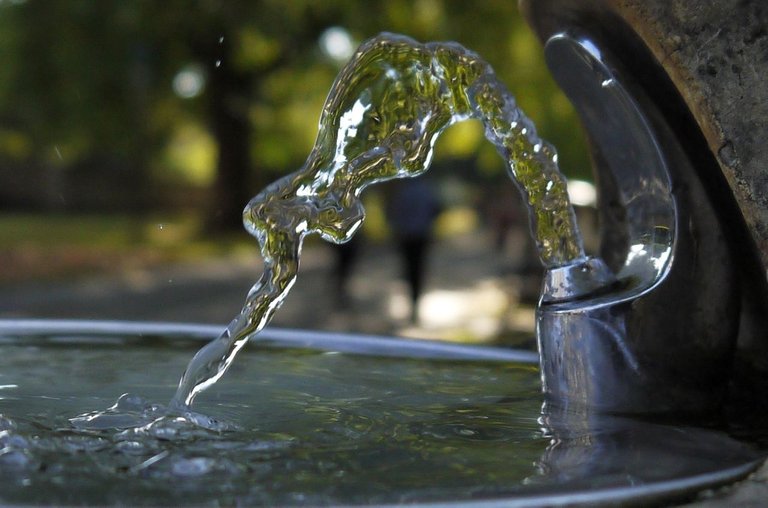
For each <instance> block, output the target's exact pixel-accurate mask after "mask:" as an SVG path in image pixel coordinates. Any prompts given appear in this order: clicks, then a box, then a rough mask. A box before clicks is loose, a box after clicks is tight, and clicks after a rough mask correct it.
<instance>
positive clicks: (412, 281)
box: [387, 177, 441, 323]
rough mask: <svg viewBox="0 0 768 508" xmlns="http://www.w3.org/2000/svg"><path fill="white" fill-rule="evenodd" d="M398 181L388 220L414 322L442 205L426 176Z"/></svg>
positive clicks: (390, 204)
mask: <svg viewBox="0 0 768 508" xmlns="http://www.w3.org/2000/svg"><path fill="white" fill-rule="evenodd" d="M394 185H395V188H394V192H393V193H392V195H391V196H390V200H389V203H388V206H387V220H388V221H389V225H390V227H391V228H392V231H393V234H394V236H395V240H396V242H397V247H398V250H399V252H400V257H401V260H402V264H403V275H404V276H405V279H406V281H407V282H408V286H409V290H410V299H411V322H413V323H416V322H417V321H418V317H419V316H418V301H419V297H420V296H421V292H422V287H423V282H424V272H425V262H426V258H427V254H428V250H429V245H430V243H431V240H432V227H433V225H434V222H435V219H436V218H437V216H438V215H439V214H440V211H441V205H440V201H439V199H438V198H437V195H436V193H435V192H434V190H433V189H432V186H431V184H430V183H429V182H428V181H427V180H425V179H424V178H423V177H422V178H408V179H405V180H399V181H397V182H395V183H394Z"/></svg>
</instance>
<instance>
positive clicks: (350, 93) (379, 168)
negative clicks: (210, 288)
mask: <svg viewBox="0 0 768 508" xmlns="http://www.w3.org/2000/svg"><path fill="white" fill-rule="evenodd" d="M470 118H474V119H478V120H480V121H481V122H482V123H483V125H484V128H485V136H486V137H487V138H488V139H489V140H490V141H491V142H492V143H493V144H494V145H495V146H496V148H497V150H498V151H499V153H500V154H501V155H502V157H503V158H504V160H505V161H506V162H507V167H508V169H509V173H510V175H511V176H512V178H513V179H514V181H515V182H517V184H518V186H519V188H520V190H521V191H522V192H523V194H524V196H525V198H526V202H527V204H528V206H529V209H530V216H531V228H532V231H533V232H534V236H535V239H536V244H537V246H538V249H539V253H540V257H541V260H542V262H543V263H544V265H545V266H547V267H557V266H562V265H565V264H570V263H573V262H575V261H579V260H582V259H584V250H583V248H582V245H581V240H580V237H579V232H578V228H577V225H576V221H575V218H574V215H573V210H572V208H571V206H570V203H569V201H568V195H567V190H566V185H565V181H564V179H563V177H562V175H561V174H560V172H559V170H558V167H557V155H556V153H555V150H554V149H553V148H552V147H551V146H550V145H548V144H546V143H545V142H544V141H542V140H541V139H539V138H538V137H537V135H536V131H535V128H534V126H533V124H532V123H531V121H530V120H529V119H528V118H526V117H525V115H524V114H523V113H522V112H521V111H520V109H519V108H518V107H517V105H516V104H515V100H514V98H513V97H512V95H511V94H510V93H509V91H508V90H507V89H506V87H505V86H504V85H503V84H502V83H501V82H500V81H499V80H498V79H497V78H496V76H495V74H494V72H493V69H492V68H491V67H490V65H488V64H487V63H486V62H485V61H484V60H482V59H481V58H480V57H479V56H478V55H476V54H474V53H472V52H470V51H468V50H467V49H465V48H463V47H462V46H460V45H458V44H456V43H430V44H420V43H418V42H416V41H414V40H413V39H410V38H408V37H404V36H401V35H392V34H384V35H380V36H378V37H375V38H373V39H371V40H369V41H367V42H366V43H364V44H363V45H362V46H361V47H360V49H359V50H358V51H357V53H356V54H355V55H354V57H353V58H352V60H351V61H350V62H349V63H348V64H347V65H346V67H344V69H343V70H342V71H341V73H340V74H339V76H338V77H337V78H336V81H335V83H334V84H333V87H332V88H331V91H330V93H329V95H328V98H327V100H326V102H325V105H324V107H323V112H322V115H321V117H320V127H319V133H318V136H317V140H316V142H315V146H314V148H313V149H312V151H311V153H310V155H309V157H308V159H307V161H306V163H305V164H304V166H303V167H302V168H301V169H300V170H298V171H296V172H295V173H292V174H289V175H287V176H285V177H283V178H281V179H280V180H278V181H276V182H274V183H273V184H271V185H270V186H268V187H267V188H266V189H265V190H264V191H262V192H261V193H260V194H259V195H257V196H256V197H255V198H253V199H252V200H251V202H250V203H249V204H248V206H247V207H246V209H245V212H244V222H245V226H246V228H247V229H248V231H249V232H250V233H251V234H252V235H253V236H255V237H256V238H257V239H258V241H259V244H260V246H261V253H262V256H263V257H264V265H265V268H264V272H263V274H262V276H261V279H260V280H259V281H258V282H257V283H256V284H255V285H254V286H253V288H252V289H251V291H250V292H249V294H248V297H247V299H246V303H245V305H244V307H243V309H242V311H241V313H240V315H239V316H237V317H236V318H235V319H234V320H233V321H232V322H231V323H230V325H229V326H228V328H227V330H226V331H225V332H224V333H223V334H222V335H221V336H220V337H219V338H217V339H216V340H214V341H212V342H211V343H210V344H208V345H207V346H205V347H204V348H203V349H201V350H200V352H199V353H198V354H197V355H195V357H194V358H193V359H192V361H191V362H190V364H189V366H188V367H187V369H186V371H185V373H184V375H183V377H182V379H181V382H180V384H179V388H178V391H177V392H176V395H175V396H174V399H173V401H172V402H171V406H172V407H174V408H181V409H186V408H187V407H188V406H189V405H191V404H192V401H193V400H194V398H195V396H196V395H197V394H198V393H200V392H201V391H202V390H204V389H206V388H207V387H208V386H210V385H211V384H213V383H215V382H216V381H217V380H218V379H219V378H220V377H221V376H222V375H223V374H224V372H225V371H226V370H227V368H228V366H229V365H230V364H231V362H232V361H233V359H234V357H235V355H236V354H237V352H238V351H239V350H240V349H241V348H242V347H243V346H244V345H245V343H246V342H247V341H248V339H249V338H250V337H252V336H253V335H254V334H256V333H258V332H259V331H260V330H261V329H262V328H263V327H264V326H265V325H266V324H267V323H268V322H269V320H270V318H271V317H272V315H273V314H274V312H275V311H276V310H277V309H278V308H279V307H280V304H281V303H282V301H283V299H284V298H285V297H286V295H287V293H288V291H289V290H290V288H291V286H293V284H294V282H295V281H296V276H297V274H298V270H299V259H300V254H301V246H302V241H303V239H304V237H305V236H306V235H308V234H311V233H316V234H319V235H320V236H321V237H323V238H324V239H326V240H328V241H331V242H335V243H342V242H346V241H348V240H349V239H350V238H351V237H352V235H354V233H355V231H356V230H357V229H358V227H359V226H360V225H361V224H362V221H363V219H364V217H365V211H364V210H363V205H362V202H361V200H360V194H361V192H362V191H363V190H364V189H365V188H366V187H367V186H369V185H371V184H375V183H377V182H383V181H386V180H391V179H394V178H407V177H415V176H418V175H420V174H421V173H423V172H425V171H426V170H427V169H428V168H429V165H430V162H431V159H432V150H433V146H434V144H435V141H436V140H437V137H438V136H439V135H440V133H441V132H443V130H445V128H446V127H448V126H450V125H451V124H453V123H456V122H459V121H462V120H466V119H470Z"/></svg>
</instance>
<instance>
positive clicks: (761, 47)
mask: <svg viewBox="0 0 768 508" xmlns="http://www.w3.org/2000/svg"><path fill="white" fill-rule="evenodd" d="M607 3H608V4H610V5H611V6H612V7H613V8H614V9H615V10H616V12H618V13H619V15H620V16H621V17H622V18H624V19H625V20H626V21H627V22H628V23H629V25H630V26H632V27H633V29H634V30H635V31H636V32H637V34H638V35H639V36H640V37H641V38H642V39H643V41H644V42H645V44H646V45H647V46H648V47H649V48H650V49H651V51H652V52H653V53H654V55H655V57H656V58H657V60H659V61H660V62H661V63H662V65H663V66H664V68H665V69H666V71H667V73H668V74H669V75H670V77H671V78H672V80H673V82H674V84H675V86H676V87H677V89H678V90H679V91H680V93H681V95H682V97H683V99H684V100H685V102H686V103H687V105H688V107H689V108H690V109H691V111H692V112H693V114H694V117H695V119H696V121H697V123H698V124H699V125H700V126H701V129H702V131H703V133H704V135H705V137H706V139H707V142H708V144H709V146H710V149H711V151H712V153H713V154H714V155H715V156H716V158H717V161H718V163H719V164H720V167H721V169H722V171H723V174H724V175H725V177H726V179H727V181H728V183H729V185H730V187H731V188H732V190H733V193H734V195H735V196H736V199H737V201H738V203H739V207H740V208H741V211H742V213H743V215H744V217H745V219H746V221H747V224H748V226H749V228H750V230H751V231H752V234H753V237H754V239H755V242H756V244H757V246H758V248H759V250H760V255H761V259H762V261H763V265H764V267H767V268H768V84H766V79H768V3H766V2H763V1H762V0H751V1H749V0H716V1H715V0H707V1H701V2H691V1H689V0H607Z"/></svg>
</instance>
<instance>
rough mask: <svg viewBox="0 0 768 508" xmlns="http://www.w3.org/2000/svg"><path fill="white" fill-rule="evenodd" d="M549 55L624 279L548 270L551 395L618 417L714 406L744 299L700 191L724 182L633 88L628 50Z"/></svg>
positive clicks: (577, 47)
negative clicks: (591, 167) (589, 153)
mask: <svg viewBox="0 0 768 508" xmlns="http://www.w3.org/2000/svg"><path fill="white" fill-rule="evenodd" d="M545 56H546V59H547V63H548V65H549V67H550V70H551V72H552V74H553V75H554V77H555V79H556V81H557V82H558V84H559V85H560V87H561V88H562V89H563V90H564V91H565V93H566V95H567V96H568V97H569V99H570V100H571V102H572V103H573V104H574V106H575V108H576V110H577V112H578V113H579V116H580V117H581V120H582V122H583V124H584V126H585V129H586V131H587V132H588V135H589V138H590V141H591V144H592V146H591V148H592V150H593V155H594V161H595V173H596V175H595V176H596V181H597V184H598V188H599V203H598V206H599V208H600V213H601V219H602V228H603V239H602V246H601V257H602V258H603V259H604V260H605V264H606V265H607V266H608V267H610V270H612V271H613V273H615V274H616V275H615V282H613V283H612V284H610V285H609V284H606V281H607V280H608V278H609V276H607V275H606V273H610V270H608V269H607V268H605V267H603V266H602V265H601V264H600V263H595V264H596V266H601V268H599V269H596V270H591V271H590V270H587V271H585V272H583V274H582V275H583V277H581V278H580V279H578V278H577V279H567V280H566V281H565V282H561V283H555V284H552V283H550V281H551V280H555V279H557V280H560V279H562V278H560V277H559V274H551V273H550V274H548V276H547V277H548V278H547V279H546V280H547V282H546V283H545V285H544V290H543V294H542V298H541V301H540V304H539V307H538V310H537V336H538V346H539V351H540V357H541V372H542V381H543V387H544V392H545V395H546V398H547V400H548V402H550V403H551V404H557V405H560V406H563V407H566V408H569V409H577V410H584V409H586V410H597V411H601V412H610V413H659V412H663V413H670V412H685V413H698V412H704V411H712V410H713V409H716V408H719V407H721V406H722V404H723V401H724V398H725V394H726V391H727V387H728V380H729V376H730V371H729V366H730V361H731V358H732V355H733V352H734V348H735V345H736V340H737V335H738V323H739V312H740V300H741V294H740V288H739V277H738V275H737V271H736V269H735V266H736V263H737V260H736V259H734V254H733V252H732V250H731V249H730V248H729V246H728V242H727V234H726V231H725V229H726V228H727V227H728V226H727V225H726V224H725V221H724V220H723V219H722V217H721V214H720V213H719V209H718V205H717V204H716V203H715V202H714V201H713V199H711V197H710V193H708V190H707V189H708V187H707V185H705V183H703V181H704V180H707V179H711V178H715V177H716V175H714V176H713V175H709V174H706V171H705V170H706V168H702V167H700V166H699V165H697V164H696V163H695V162H694V160H693V159H692V158H691V156H690V150H689V147H687V146H686V140H685V139H681V138H680V136H679V134H678V133H677V132H676V131H675V130H674V129H673V128H672V127H671V126H670V125H669V123H668V121H667V120H666V117H665V114H664V111H662V108H663V107H664V105H657V104H655V103H654V102H653V101H652V100H651V99H650V98H649V97H648V96H647V95H646V94H645V93H644V92H643V88H642V87H639V86H637V84H636V83H635V81H634V80H633V75H632V72H631V71H630V70H629V69H628V68H627V67H625V66H623V65H622V62H623V61H626V58H627V57H628V56H629V55H622V57H623V59H624V60H619V59H618V58H616V56H615V55H612V54H611V53H610V52H609V51H608V50H607V49H606V48H605V47H604V44H603V41H601V40H600V39H598V38H592V37H590V36H588V35H585V34H583V33H578V32H571V31H563V32H559V33H556V34H554V35H552V36H551V37H550V38H549V40H548V41H547V42H546V45H545ZM634 63H636V62H633V61H631V60H630V61H629V62H628V65H632V64H634ZM720 176H721V175H720ZM708 185H711V181H710V182H708ZM585 278H586V279H589V280H584V279H585ZM569 287H575V289H569ZM584 287H587V288H589V287H595V288H603V289H602V290H601V291H598V292H592V293H590V292H589V291H582V290H581V288H584Z"/></svg>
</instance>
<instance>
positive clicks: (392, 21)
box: [0, 0, 588, 230]
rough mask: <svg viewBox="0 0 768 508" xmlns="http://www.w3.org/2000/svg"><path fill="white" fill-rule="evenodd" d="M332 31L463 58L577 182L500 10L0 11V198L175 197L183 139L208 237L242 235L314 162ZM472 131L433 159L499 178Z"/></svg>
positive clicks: (400, 2) (576, 143) (524, 48)
mask: <svg viewBox="0 0 768 508" xmlns="http://www.w3.org/2000/svg"><path fill="white" fill-rule="evenodd" d="M331 27H341V28H342V29H343V30H345V31H346V32H347V33H349V34H350V36H351V38H352V40H353V41H354V44H355V45H356V44H358V43H359V42H361V41H362V40H363V39H366V38H368V37H370V36H373V35H375V34H376V33H378V32H380V31H385V30H386V31H392V32H400V33H405V34H407V35H410V36H413V37H415V38H417V39H419V40H456V41H458V42H460V43H462V44H463V45H465V46H466V47H468V48H471V49H473V50H475V51H476V52H478V53H479V54H481V55H482V56H483V57H484V58H485V59H486V60H488V61H489V62H490V63H491V64H492V65H493V66H494V68H495V69H496V71H497V73H498V74H499V76H500V77H501V78H502V80H503V81H505V82H506V83H507V84H508V85H509V87H510V89H511V90H512V91H513V92H514V93H515V94H516V95H517V97H518V100H519V102H520V104H521V106H522V107H523V109H524V110H525V111H526V112H527V113H528V114H529V116H531V117H532V118H533V120H534V121H535V122H536V123H537V125H538V127H539V130H540V133H541V134H542V135H543V137H545V138H547V139H549V140H550V141H551V142H554V144H555V145H556V146H558V148H559V150H560V152H561V161H563V162H564V166H565V167H566V168H577V169H579V170H582V171H583V170H586V168H587V167H588V164H587V162H586V159H585V157H586V156H585V155H584V153H585V152H584V150H583V147H582V145H581V144H580V140H579V139H578V137H577V136H576V137H575V136H574V135H573V132H574V130H576V128H575V115H574V114H573V111H572V110H571V109H570V108H569V107H568V105H567V101H565V99H564V98H563V97H562V94H560V93H559V92H558V91H557V89H556V87H555V86H554V84H553V83H552V81H551V80H550V79H549V77H548V74H547V72H546V69H545V68H544V66H543V58H542V57H541V50H540V48H539V47H538V45H537V43H536V40H535V38H534V37H533V36H532V35H531V33H530V31H528V29H527V28H526V27H525V25H524V23H523V21H522V20H521V18H520V16H519V14H518V13H517V11H516V7H515V3H514V2H512V1H510V0H486V1H484V2H465V1H461V0H368V1H362V0H324V1H322V2H320V1H311V0H292V1H290V2H285V1H284V0H199V1H196V2H190V1H188V0H166V1H164V2H160V3H158V2H151V1H149V0H100V1H99V2H92V1H88V0H46V1H39V0H38V1H34V0H27V1H25V0H0V58H2V61H3V66H0V187H2V184H3V177H2V174H3V170H4V169H5V170H6V171H5V172H6V173H8V172H9V171H12V172H11V173H10V174H12V175H15V176H16V177H19V174H18V172H19V171H23V173H21V175H20V177H21V178H22V179H24V178H27V179H28V180H29V181H30V182H31V181H32V180H33V179H32V177H31V175H32V174H33V173H34V172H35V169H34V168H38V171H37V172H38V173H41V174H42V175H43V177H42V179H43V180H45V181H46V182H48V185H49V186H51V187H52V189H51V190H50V191H49V192H48V195H49V196H50V198H49V201H56V199H57V196H59V197H60V196H62V195H66V193H64V191H63V190H62V189H65V188H66V185H65V184H67V182H69V181H72V180H74V179H76V178H77V175H78V174H82V175H84V176H83V177H81V181H86V182H95V183H93V185H91V186H90V187H85V190H86V191H87V193H90V194H95V195H99V196H106V197H105V199H104V201H106V202H107V203H119V201H120V199H118V197H119V196H120V195H125V194H131V193H133V194H135V196H134V197H133V198H132V199H134V203H136V202H139V203H141V202H142V200H141V199H138V200H137V198H136V196H138V195H143V196H145V197H147V199H149V198H148V196H150V194H148V192H147V189H152V188H154V187H155V186H156V185H157V184H158V182H163V181H168V180H170V182H171V183H173V184H176V185H179V184H181V183H183V182H182V180H181V178H180V177H179V174H177V173H173V172H171V168H169V164H168V160H169V158H168V157H167V156H166V154H167V152H168V149H169V145H170V144H171V143H172V142H173V140H174V139H176V138H178V136H179V133H180V132H184V133H187V134H189V133H190V132H192V133H198V136H197V138H194V137H192V138H189V136H188V137H187V138H188V139H198V140H201V139H202V138H201V137H200V135H199V133H200V132H202V133H205V132H207V133H209V134H210V137H211V138H212V139H213V141H214V142H215V143H214V145H215V147H216V156H215V158H213V160H215V171H213V173H212V175H213V177H212V180H211V184H210V185H211V200H210V202H211V204H212V206H211V209H210V213H209V214H208V217H209V219H208V223H209V226H211V229H214V230H221V229H226V228H231V227H235V228H240V227H241V226H240V214H241V210H242V208H243V206H244V205H245V203H246V202H247V201H248V199H249V198H250V197H251V196H252V195H253V194H254V193H255V192H256V191H257V190H258V189H259V188H261V187H262V186H263V184H264V183H266V182H267V181H268V180H269V179H272V178H273V177H274V176H275V175H274V173H285V172H287V171H291V170H293V169H295V168H296V167H298V166H299V165H300V164H301V163H302V162H303V160H304V158H305V157H306V155H307V153H308V152H309V149H310V148H311V145H312V142H313V138H314V135H315V132H316V125H317V119H318V117H319V114H320V109H321V105H322V102H323V99H324V97H325V95H326V94H327V92H328V89H329V87H330V84H331V82H332V80H333V78H334V76H335V74H336V72H338V69H339V67H340V65H341V64H340V63H339V62H338V61H335V60H333V59H332V58H329V57H328V56H327V55H325V54H323V53H322V52H321V48H320V46H319V44H318V41H319V39H320V37H321V34H323V33H324V32H325V31H326V30H327V29H328V28H331ZM190 126H196V127H194V128H191V129H190ZM472 129H473V128H472V127H469V128H464V129H462V130H460V131H457V132H458V134H451V135H452V136H454V139H455V140H456V141H457V142H453V143H446V144H445V145H446V147H445V154H444V155H443V154H441V152H440V151H438V153H437V154H436V155H437V156H438V158H439V157H441V156H448V157H454V158H456V157H459V158H476V159H477V160H478V161H479V162H480V163H481V164H485V162H484V161H485V160H489V161H493V162H491V163H488V166H489V167H490V168H491V169H490V171H491V172H493V171H499V170H500V168H501V163H500V161H498V157H497V156H496V155H495V154H493V155H490V154H492V153H493V148H492V147H490V146H489V145H488V144H487V143H482V136H481V135H480V134H479V131H477V130H474V131H473V130H472ZM459 137H460V138H461V139H458V138H459ZM201 142H202V141H197V143H201ZM195 153H197V152H195ZM478 154H479V155H478ZM174 160H177V161H178V160H181V159H179V158H178V157H176V158H175V159H174ZM9 168H11V169H9ZM78 168H79V169H78ZM182 169H183V168H182ZM212 169H213V168H212ZM169 175H170V176H169ZM196 181H201V182H202V181H204V179H198V180H196ZM50 182H54V185H51V184H50ZM56 182H58V183H56ZM187 183H188V182H187ZM33 188H34V186H33ZM62 193H64V194H62ZM0 199H2V197H1V196H0ZM143 204H149V203H146V202H144V203H143Z"/></svg>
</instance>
